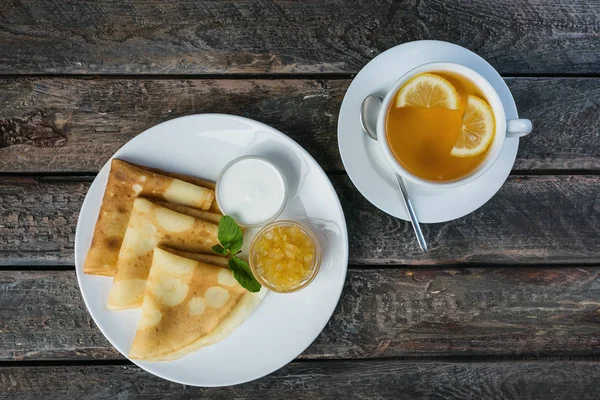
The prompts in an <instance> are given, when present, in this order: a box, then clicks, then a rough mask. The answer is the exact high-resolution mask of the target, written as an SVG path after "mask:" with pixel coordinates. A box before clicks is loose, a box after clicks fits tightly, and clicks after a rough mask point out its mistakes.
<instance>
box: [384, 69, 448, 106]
mask: <svg viewBox="0 0 600 400" xmlns="http://www.w3.org/2000/svg"><path fill="white" fill-rule="evenodd" d="M458 98H459V96H458V92H457V91H456V89H455V88H454V86H452V84H451V83H450V82H448V81H447V80H446V79H444V78H442V77H441V76H439V75H435V74H429V73H425V74H420V75H417V76H415V77H414V78H412V79H410V80H409V81H408V82H406V83H405V84H404V86H402V87H401V88H400V90H399V91H398V95H397V96H396V107H422V108H447V109H449V110H458Z"/></svg>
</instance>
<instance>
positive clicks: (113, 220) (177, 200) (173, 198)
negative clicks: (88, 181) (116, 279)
mask: <svg viewBox="0 0 600 400" xmlns="http://www.w3.org/2000/svg"><path fill="white" fill-rule="evenodd" d="M156 171H159V170H152V171H150V170H146V169H142V168H139V167H137V166H134V165H131V164H128V163H126V162H125V161H121V160H117V159H113V160H112V164H111V169H110V174H109V177H108V183H107V185H106V191H105V193H104V198H103V200H102V206H101V207H100V214H99V215H98V221H97V222H96V227H95V229H94V237H93V239H92V244H91V246H90V249H89V251H88V254H87V257H86V260H85V264H84V267H83V270H84V272H85V273H87V274H93V275H106V276H113V275H114V274H115V267H116V264H117V257H118V255H119V250H120V248H121V243H122V242H123V235H124V234H125V230H126V229H127V221H128V220H129V214H130V212H131V207H132V205H133V200H134V199H135V198H137V197H138V196H144V197H151V198H156V199H159V200H163V201H167V202H169V203H173V204H178V205H182V206H188V207H193V208H196V209H200V210H208V209H209V208H210V207H211V204H212V203H213V200H214V191H213V190H212V189H209V188H206V187H201V186H198V185H196V184H192V183H189V182H186V181H184V180H181V179H176V178H173V177H170V176H167V173H162V174H161V173H158V172H156ZM177 176H178V177H183V176H182V175H177ZM188 180H193V181H195V182H196V183H206V181H203V180H200V179H196V178H191V177H189V178H188Z"/></svg>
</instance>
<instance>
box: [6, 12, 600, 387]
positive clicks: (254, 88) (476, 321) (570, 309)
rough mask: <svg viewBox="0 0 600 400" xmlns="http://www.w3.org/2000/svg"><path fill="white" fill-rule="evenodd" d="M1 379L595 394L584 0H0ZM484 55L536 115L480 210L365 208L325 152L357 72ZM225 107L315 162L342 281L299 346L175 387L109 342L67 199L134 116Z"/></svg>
mask: <svg viewBox="0 0 600 400" xmlns="http://www.w3.org/2000/svg"><path fill="white" fill-rule="evenodd" d="M0 3H1V4H0V74H1V76H0V266H1V267H0V398H3V399H4V398H7V399H8V398H10V399H15V398H17V399H19V398H34V399H38V398H49V397H65V398H75V399H79V398H111V399H112V398H117V397H118V398H136V397H140V398H156V399H163V398H197V397H199V396H203V397H216V398H233V397H248V398H290V399H292V398H293V399H298V398H310V399H313V398H343V397H358V398H365V399H373V398H396V399H404V398H406V399H412V398H418V397H424V398H429V399H433V398H436V399H437V398H440V399H442V398H444V399H449V398H456V399H463V398H474V399H479V398H539V399H551V398H570V399H575V398H589V399H596V398H598V397H599V396H600V392H599V390H598V387H599V383H598V382H599V378H600V200H599V194H600V174H599V172H600V3H598V1H596V0H565V1H547V2H545V1H537V0H496V1H489V0H471V1H460V2H458V1H442V0H432V1H418V2H415V1H398V2H390V1H383V0H373V1H358V0H355V1H343V0H342V1H337V0H320V1H316V0H302V1H283V0H282V1H272V0H230V1H226V2H225V1H223V2H221V1H200V0H177V1H174V0H171V1H168V2H167V1H162V2H161V1H144V0H131V1H95V0H94V1H86V0H70V1H68V0H62V1H49V0H2V1H1V2H0ZM416 39H440V40H447V41H451V42H454V43H458V44H460V45H462V46H465V47H467V48H469V49H471V50H474V51H475V52H477V53H479V54H480V55H482V56H483V57H485V58H486V59H487V60H488V61H489V62H490V63H491V64H492V65H493V66H494V67H495V68H496V69H498V71H499V72H500V73H501V74H502V75H503V76H504V77H505V78H506V81H507V83H508V86H509V87H510V89H511V90H512V93H513V95H514V97H515V100H516V102H517V107H518V109H519V113H520V115H522V116H524V117H527V118H530V119H532V120H533V121H534V127H535V130H534V132H533V134H532V135H531V136H530V137H527V138H526V139H524V140H522V141H521V145H520V148H519V155H518V158H517V162H516V164H515V166H514V170H513V172H512V174H511V176H510V177H509V179H508V181H507V182H506V184H505V185H504V187H503V188H502V189H501V190H500V192H499V193H498V194H497V195H496V196H495V197H494V198H493V199H492V200H491V201H490V202H489V203H487V204H486V205H485V206H484V207H482V208H481V209H479V210H477V211H476V212H474V213H473V214H471V215H469V216H467V217H464V218H461V219H459V220H456V221H452V222H448V223H443V224H433V225H426V226H424V227H423V231H424V234H425V236H426V239H427V241H428V243H429V246H430V249H431V251H430V253H429V254H428V255H427V256H424V255H423V254H422V253H421V252H420V250H419V249H418V247H417V245H416V242H415V240H414V237H413V233H412V229H411V227H410V225H409V224H408V223H406V222H403V221H399V220H396V219H394V218H391V217H389V216H388V215H386V214H384V213H383V212H381V211H379V210H378V209H376V208H375V207H373V206H372V205H371V204H369V203H368V202H367V201H366V200H365V199H364V198H363V197H362V196H361V195H360V194H359V193H358V191H357V190H356V189H355V188H354V186H353V185H352V184H351V183H350V181H349V179H348V177H347V176H346V174H345V172H344V170H343V167H342V163H341V160H340V156H339V153H338V150H337V140H336V123H337V116H338V111H339V108H340V103H341V101H342V98H343V96H344V92H345V91H346V89H347V87H348V85H349V84H350V81H351V80H352V78H353V76H354V74H356V73H357V71H359V70H360V68H361V67H363V66H364V65H365V64H366V63H367V62H368V61H369V60H370V59H372V58H373V57H374V56H376V55H377V54H379V53H381V52H382V51H384V50H386V49H388V48H390V47H392V46H394V45H396V44H399V43H403V42H407V41H411V40H416ZM206 112H222V113H231V114H238V115H243V116H246V117H250V118H254V119H257V120H259V121H262V122H265V123H267V124H270V125H272V126H274V127H275V128H277V129H279V130H281V131H283V132H285V133H287V134H288V135H290V136H291V137H292V138H293V139H295V140H297V141H298V142H299V143H300V144H301V145H302V146H304V147H305V148H306V149H307V150H308V151H309V152H310V153H311V154H312V155H313V156H314V157H315V158H316V159H317V161H318V162H319V163H320V164H321V165H322V167H323V168H324V169H325V170H326V171H327V172H328V174H329V176H330V178H331V181H332V182H333V184H334V186H335V188H336V190H337V192H338V194H339V197H340V200H341V202H342V205H343V207H344V210H345V212H346V218H347V222H348V231H349V239H350V266H349V273H348V277H347V280H346V285H345V288H344V292H343V294H342V298H341V300H340V303H339V305H338V307H337V310H336V312H335V314H334V315H333V317H332V319H331V321H330V322H329V324H328V325H327V327H326V328H325V330H324V331H323V333H322V334H321V335H320V336H319V337H318V339H317V340H316V341H315V342H314V343H313V344H312V345H311V346H310V347H309V348H308V349H307V350H306V351H305V352H304V353H303V354H302V355H301V356H300V357H299V358H298V359H297V360H296V361H294V362H292V363H290V364H289V365H288V366H286V367H284V368H282V369H281V370H279V371H277V372H275V373H273V374H272V375H270V376H267V377H265V378H263V379H260V380H258V381H255V382H251V383H248V384H244V385H240V386H235V387H230V388H218V389H203V388H191V387H185V386H182V385H178V384H173V383H170V382H167V381H164V380H161V379H159V378H156V377H154V376H152V375H150V374H148V373H145V372H144V371H142V370H140V369H139V368H137V367H135V366H134V365H132V364H131V363H130V362H129V361H127V360H126V359H124V358H123V357H122V356H121V355H120V354H119V353H118V352H117V351H116V350H115V349H114V348H113V347H112V346H111V345H110V344H109V343H108V341H107V340H106V339H105V338H104V336H103V335H102V334H101V333H100V331H99V330H98V329H97V328H96V326H95V325H94V323H93V321H92V319H91V317H90V316H89V314H88V313H87V311H86V309H85V306H84V304H83V301H82V298H81V295H80V293H79V289H78V287H77V281H76V278H75V272H74V264H73V239H74V236H75V224H76V222H77V217H78V212H79V208H80V206H81V203H82V201H83V198H84V196H85V194H86V191H87V189H88V188H89V185H90V182H91V181H92V180H93V178H94V175H95V174H96V173H97V171H98V169H99V168H100V166H101V165H102V164H104V163H105V162H106V160H107V159H108V158H109V156H110V155H111V154H112V153H113V152H114V151H116V150H117V149H118V148H119V147H120V146H121V145H123V144H124V143H125V142H127V141H128V140H129V139H131V138H132V137H134V136H135V135H137V134H138V133H140V132H141V131H143V130H145V129H147V128H149V127H151V126H153V125H155V124H157V123H159V122H162V121H165V120H168V119H171V118H175V117H178V116H182V115H189V114H195V113H206Z"/></svg>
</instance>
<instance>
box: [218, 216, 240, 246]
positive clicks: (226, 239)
mask: <svg viewBox="0 0 600 400" xmlns="http://www.w3.org/2000/svg"><path fill="white" fill-rule="evenodd" d="M243 241H244V235H243V234H242V228H240V227H239V225H238V224H237V223H236V222H235V220H234V219H233V218H231V217H230V216H229V215H224V216H223V217H221V219H220V220H219V242H221V246H223V248H225V249H230V250H231V252H232V253H233V254H235V253H237V252H238V251H240V249H241V248H242V243H243Z"/></svg>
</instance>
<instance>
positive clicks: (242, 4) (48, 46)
mask: <svg viewBox="0 0 600 400" xmlns="http://www.w3.org/2000/svg"><path fill="white" fill-rule="evenodd" d="M4 3H5V4H3V10H2V14H0V73H4V74H23V73H51V74H54V73H81V74H98V73H102V74H114V73H116V74H128V73H141V74H144V73H153V74H199V73H224V72H225V73H239V72H241V73H265V72H266V73H286V72H288V73H289V72H301V73H307V72H308V73H313V72H317V73H320V72H350V73H354V72H357V71H358V70H359V69H360V68H361V67H362V66H363V65H364V64H366V63H367V62H368V61H369V60H370V59H371V58H373V57H374V56H375V55H377V54H378V53H380V52H382V51H384V50H386V49H388V48H390V47H392V46H394V45H396V44H399V43H404V42H407V41H411V40H418V39H438V40H447V41H450V42H455V43H458V44H460V45H462V46H465V47H467V48H470V49H472V50H474V51H476V52H477V53H479V54H481V55H482V56H483V57H485V58H487V59H488V60H489V61H490V62H491V63H492V64H493V65H494V66H495V67H496V68H498V69H499V70H500V71H501V72H503V73H539V72H542V73H581V72H591V73H597V72H600V41H598V34H599V28H598V26H599V24H600V17H599V13H598V5H597V3H596V2H595V1H594V0H571V1H568V2H539V1H535V0H498V1H494V2H489V1H485V0H474V1H470V2H467V3H464V2H461V3H456V2H453V1H447V0H434V1H428V2H412V1H398V2H388V1H384V0H377V1H369V2H361V1H353V0H349V1H343V2H338V1H334V0H327V1H316V0H311V1H286V2H282V1H277V0H252V1H241V0H233V1H228V2H212V1H190V0H178V1H171V2H167V3H164V2H160V3H155V2H147V1H144V0H132V1H128V2H126V3H123V2H114V1H110V2H108V1H104V2H92V3H90V2H88V1H85V0H72V1H60V2H56V1H48V0H23V1H18V2H17V1H9V2H4Z"/></svg>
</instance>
